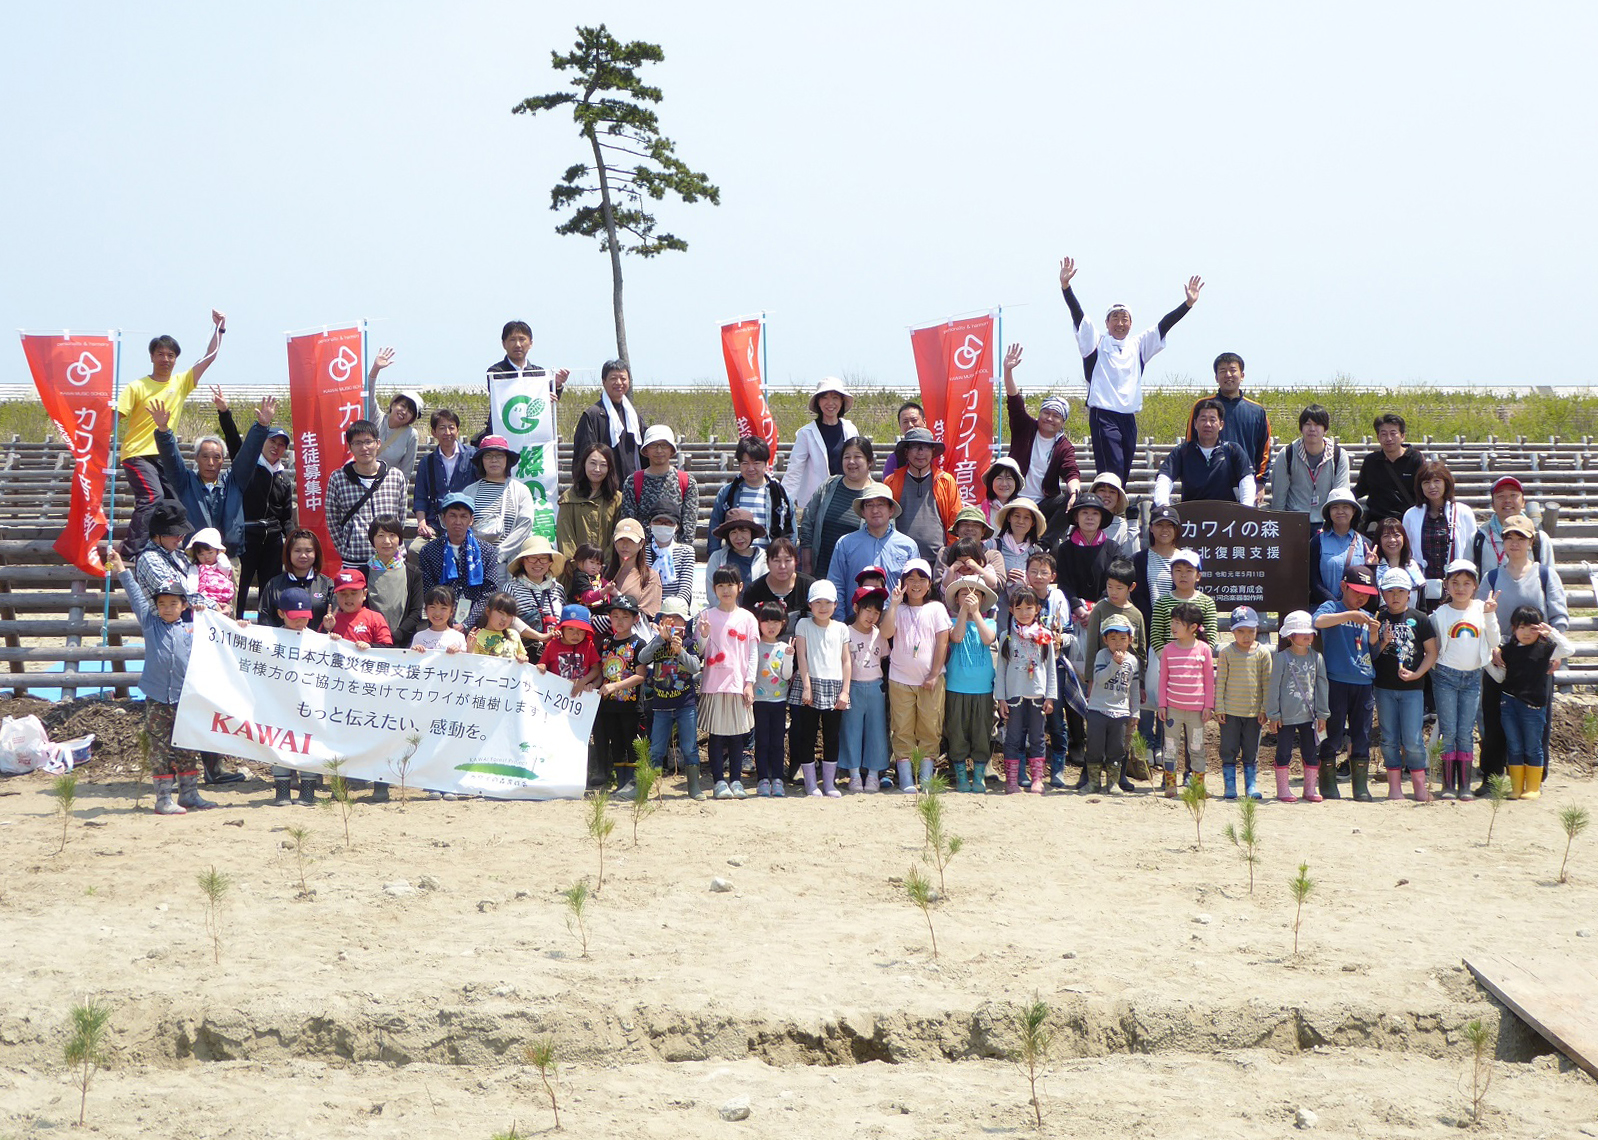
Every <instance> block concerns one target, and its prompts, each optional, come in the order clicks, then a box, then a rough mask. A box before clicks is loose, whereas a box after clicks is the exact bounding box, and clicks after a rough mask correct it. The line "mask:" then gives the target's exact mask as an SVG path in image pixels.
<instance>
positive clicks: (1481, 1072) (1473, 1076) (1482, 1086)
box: [1465, 1017, 1493, 1124]
mask: <svg viewBox="0 0 1598 1140" xmlns="http://www.w3.org/2000/svg"><path fill="white" fill-rule="evenodd" d="M1489 1038H1490V1035H1489V1034H1488V1032H1487V1027H1486V1026H1485V1025H1483V1024H1482V1020H1481V1018H1479V1017H1478V1018H1475V1019H1474V1020H1472V1021H1470V1022H1467V1023H1466V1025H1465V1040H1466V1041H1469V1042H1470V1122H1471V1123H1472V1124H1480V1123H1481V1113H1482V1105H1483V1104H1484V1103H1485V1102H1486V1100H1487V1090H1488V1089H1490V1088H1491V1087H1492V1084H1493V1058H1492V1054H1491V1053H1489V1052H1488V1046H1489V1045H1490V1044H1491V1041H1490V1039H1489Z"/></svg>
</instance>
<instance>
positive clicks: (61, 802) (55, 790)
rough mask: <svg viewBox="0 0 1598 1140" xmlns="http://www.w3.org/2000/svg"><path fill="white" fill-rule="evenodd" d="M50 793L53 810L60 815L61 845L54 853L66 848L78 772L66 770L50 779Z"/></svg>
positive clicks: (76, 789) (76, 795) (76, 792)
mask: <svg viewBox="0 0 1598 1140" xmlns="http://www.w3.org/2000/svg"><path fill="white" fill-rule="evenodd" d="M50 794H51V795H52V796H54V797H55V810H56V813H57V814H58V815H60V816H61V846H60V847H57V848H56V854H57V855H59V854H61V852H63V851H65V850H66V849H67V827H68V826H69V825H70V824H71V823H72V806H73V805H74V804H76V803H77V802H78V774H77V773H76V772H66V773H64V774H62V775H60V776H57V777H56V778H55V779H53V780H51V781H50Z"/></svg>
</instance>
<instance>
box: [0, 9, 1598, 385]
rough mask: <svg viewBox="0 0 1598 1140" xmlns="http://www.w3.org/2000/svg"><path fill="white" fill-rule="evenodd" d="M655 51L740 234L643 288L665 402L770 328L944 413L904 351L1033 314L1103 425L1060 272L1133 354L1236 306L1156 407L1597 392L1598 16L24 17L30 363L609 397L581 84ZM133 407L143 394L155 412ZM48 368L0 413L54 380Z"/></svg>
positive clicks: (424, 13) (466, 13)
mask: <svg viewBox="0 0 1598 1140" xmlns="http://www.w3.org/2000/svg"><path fill="white" fill-rule="evenodd" d="M600 19H603V20H605V21H607V22H608V23H609V25H610V28H611V30H612V31H613V32H614V33H616V34H617V35H618V36H620V37H621V38H623V39H635V38H636V39H648V40H653V41H656V42H659V43H661V44H662V45H663V46H664V48H665V50H666V53H667V60H666V62H665V63H664V64H663V65H660V66H659V67H656V68H654V69H653V73H652V75H651V78H652V79H653V80H654V81H656V82H657V83H658V84H659V85H660V86H662V87H663V88H664V89H665V93H666V99H665V102H664V104H663V105H662V107H661V109H660V110H661V115H662V118H663V122H664V125H665V129H666V132H667V134H668V135H669V136H670V137H671V138H673V139H675V140H676V142H677V144H678V150H679V153H680V154H681V156H682V157H683V158H684V159H685V160H686V161H687V162H689V163H690V164H691V165H692V166H694V167H695V168H696V169H699V170H703V171H706V172H708V173H709V174H710V175H711V176H712V178H713V179H714V181H715V182H716V183H717V184H719V186H720V187H721V190H722V195H723V199H722V200H723V204H722V205H721V206H720V207H719V208H713V207H709V206H706V205H700V206H695V207H684V206H680V205H672V204H669V203H668V204H666V205H665V206H663V207H662V210H661V217H662V222H661V224H662V227H663V228H669V229H672V230H675V231H676V232H678V233H679V234H681V235H683V236H684V237H686V238H687V239H688V240H689V242H690V244H691V248H690V249H689V251H688V252H687V253H685V254H671V255H667V256H665V257H661V258H658V259H655V260H653V261H640V260H631V261H629V262H628V263H627V265H626V271H627V302H628V325H629V335H630V342H631V345H630V347H631V353H632V359H633V363H634V370H635V373H636V374H637V376H638V378H639V381H640V383H641V384H649V383H651V382H683V381H690V380H694V379H712V380H716V381H718V382H719V381H720V380H721V379H722V377H723V372H722V366H721V360H720V355H719V348H718V343H717V338H716V331H715V325H716V323H717V322H718V321H720V320H722V319H724V318H729V317H733V316H738V315H741V314H746V313H750V312H753V311H757V310H760V309H765V310H768V311H769V312H770V313H771V314H772V317H771V322H772V323H771V332H770V335H771V355H770V366H771V376H772V379H773V381H774V382H779V383H794V384H801V385H806V386H808V385H809V384H810V383H811V382H812V381H813V380H814V379H816V378H817V377H819V376H822V375H825V374H829V373H830V374H838V375H843V376H846V377H849V378H852V379H859V380H861V381H863V382H875V383H880V384H897V385H903V386H905V387H909V386H910V385H912V384H913V382H914V381H913V370H912V361H911V356H910V346H909V339H908V336H907V334H906V331H905V329H906V326H908V325H911V324H918V323H926V322H930V321H933V320H937V319H939V318H941V317H944V316H947V315H951V314H953V313H956V312H963V311H968V310H972V309H980V308H986V307H988V306H991V305H996V304H1002V305H1004V306H1005V333H1006V338H1007V339H1008V340H1020V341H1022V342H1023V343H1024V344H1025V345H1026V348H1027V356H1026V364H1025V366H1024V369H1023V372H1022V379H1023V381H1024V382H1026V383H1027V384H1028V385H1029V386H1034V387H1044V386H1048V385H1051V384H1061V385H1063V386H1065V387H1067V388H1068V389H1069V390H1070V391H1072V392H1079V391H1080V376H1081V373H1080V367H1079V365H1078V363H1077V360H1076V358H1075V355H1074V346H1073V344H1072V342H1071V340H1070V338H1069V336H1068V327H1069V321H1068V317H1067V315H1066V312H1065V309H1064V306H1063V304H1062V303H1061V301H1060V297H1059V293H1058V290H1057V288H1056V287H1055V283H1054V280H1055V274H1056V266H1057V262H1058V259H1059V257H1060V255H1061V254H1063V253H1071V254H1072V255H1074V256H1075V257H1076V258H1077V259H1078V261H1079V263H1080V264H1081V267H1082V270H1081V275H1080V277H1079V278H1078V292H1079V294H1080V295H1081V296H1082V298H1083V300H1084V303H1085V304H1086V305H1087V307H1088V308H1089V310H1090V311H1091V312H1095V313H1102V312H1103V310H1104V309H1105V308H1106V307H1107V306H1108V304H1109V303H1110V302H1112V301H1125V302H1126V303H1128V304H1129V305H1130V306H1131V307H1132V310H1133V313H1134V315H1135V318H1136V320H1137V322H1138V324H1139V326H1140V327H1141V326H1143V325H1144V324H1145V322H1147V323H1152V322H1153V321H1154V320H1155V319H1157V317H1158V316H1159V315H1160V314H1161V313H1163V312H1165V311H1166V310H1167V309H1169V308H1171V307H1172V306H1174V305H1175V304H1177V303H1178V302H1179V300H1180V299H1181V284H1182V282H1183V281H1184V280H1185V279H1186V277H1187V276H1188V275H1189V274H1190V273H1199V274H1202V275H1203V276H1204V278H1205V280H1206V281H1207V288H1206V290H1205V292H1204V295H1203V298H1202V300H1201V301H1200V303H1199V305H1198V307H1197V309H1196V310H1195V311H1194V312H1193V313H1192V314H1191V315H1190V316H1189V317H1188V318H1187V320H1186V321H1184V322H1183V324H1182V325H1181V326H1179V328H1178V329H1177V331H1176V332H1175V333H1174V334H1173V335H1172V338H1171V347H1170V348H1169V349H1168V350H1167V351H1166V353H1165V354H1164V355H1163V356H1162V357H1161V358H1160V359H1159V361H1158V362H1157V364H1156V366H1155V367H1154V369H1153V371H1152V378H1153V379H1154V380H1155V381H1158V380H1159V379H1161V378H1163V377H1170V376H1178V377H1180V376H1190V377H1203V376H1207V375H1208V373H1209V362H1210V360H1211V359H1212V358H1213V357H1214V355H1215V354H1216V353H1218V352H1220V351H1223V350H1227V349H1230V350H1235V351H1238V352H1241V353H1242V354H1243V355H1244V356H1245V357H1246V358H1247V361H1248V378H1249V382H1250V383H1252V384H1254V385H1259V386H1263V385H1267V384H1285V383H1306V382H1307V383H1314V382H1317V381H1323V380H1328V379H1330V378H1332V377H1333V376H1335V375H1337V374H1339V373H1347V374H1350V375H1352V376H1354V377H1355V378H1357V379H1360V380H1371V381H1391V382H1394V383H1409V382H1416V381H1425V382H1437V383H1455V382H1457V383H1467V382H1468V383H1490V382H1494V381H1497V382H1501V383H1530V382H1543V383H1572V382H1580V383H1586V382H1591V381H1593V380H1594V364H1593V360H1594V355H1595V349H1598V321H1595V320H1594V319H1593V314H1594V308H1595V302H1598V295H1595V294H1598V290H1595V288H1594V264H1595V257H1594V254H1595V253H1598V249H1595V246H1598V242H1595V240H1594V239H1595V234H1598V224H1595V222H1594V215H1593V205H1592V195H1593V186H1594V183H1595V181H1598V178H1595V175H1598V169H1595V165H1598V163H1595V158H1594V154H1595V152H1594V148H1593V145H1592V140H1593V139H1594V138H1598V124H1595V122H1594V119H1595V108H1598V80H1595V79H1594V75H1595V72H1594V69H1593V67H1592V62H1591V58H1590V48H1591V45H1592V44H1593V43H1594V42H1595V41H1598V7H1595V6H1594V5H1591V4H1577V3H1569V4H1533V5H1529V6H1522V7H1520V8H1518V9H1515V10H1514V11H1513V12H1510V11H1509V10H1507V9H1504V8H1503V7H1501V6H1498V5H1487V4H1480V3H1452V4H1446V5H1445V4H1441V3H1429V4H1391V3H1383V4H1375V3H1351V4H1342V5H1337V6H1335V7H1334V8H1330V9H1325V8H1322V9H1315V10H1311V9H1310V8H1308V7H1306V6H1304V5H1284V4H1280V3H1253V4H1193V3H1182V4H1172V3H1141V4H1113V5H1104V4H1099V5H1086V4H1079V3H1078V4H1066V5H1059V4H1024V5H1022V4H1015V5H1008V4H993V5H981V4H960V5H956V4H941V3H937V4H935V3H923V4H916V5H910V4H894V5H887V4H875V5H862V4H857V3H856V4H839V3H831V2H823V3H818V4H811V5H804V6H802V7H801V8H798V9H792V10H778V9H774V8H771V7H762V6H759V5H751V4H736V5H732V4H726V5H722V4H714V5H713V4H695V5H676V4H672V5H664V4H658V3H652V4H644V3H611V4H593V3H586V4H570V3H539V4H532V3H526V2H521V3H464V2H463V3H458V4H437V3H420V2H392V0H391V2H385V3H381V4H378V3H347V2H341V3H337V4H323V3H314V4H313V3H273V4H251V5H241V4H214V3H212V4H198V3H195V4H187V3H145V4H137V5H131V4H125V3H114V4H113V3H65V4H29V5H21V6H18V7H16V8H15V9H14V10H12V11H10V12H8V16H7V29H6V30H7V34H6V36H5V38H4V41H3V43H0V122H3V125H4V132H3V137H4V138H5V139H6V140H7V151H8V154H9V156H10V160H11V161H10V163H9V164H8V165H9V169H8V175H7V177H6V178H5V180H4V184H3V186H0V207H3V210H4V217H5V220H6V231H7V232H6V246H7V253H8V257H7V272H6V273H5V274H4V275H3V279H0V321H3V322H4V323H5V324H6V325H7V326H8V327H11V328H18V327H26V328H30V329H44V328H61V327H65V326H70V327H74V328H82V329H89V328H106V327H111V326H122V327H124V328H127V329H131V330H139V332H138V333H137V334H135V335H134V336H133V337H132V339H133V341H134V342H135V343H134V344H133V351H132V352H131V353H130V355H129V358H128V359H129V361H130V363H131V365H132V366H134V367H139V368H141V370H142V365H143V363H144V360H143V351H142V341H143V340H146V339H148V336H149V335H151V334H153V333H155V332H171V333H173V334H174V335H176V336H177V337H178V338H179V340H181V341H182V342H183V345H184V348H185V350H186V357H187V358H190V359H192V357H193V356H194V355H197V353H198V352H199V351H200V350H202V349H203V347H204V338H205V335H206V331H207V330H206V317H207V313H208V311H209V309H210V307H211V306H212V305H216V306H218V307H220V308H222V309H224V310H225V311H227V313H228V314H229V318H230V325H231V332H230V334H229V336H228V340H227V344H226V351H225V354H224V356H223V357H222V359H221V361H220V362H219V363H218V365H217V367H216V369H215V371H214V372H213V373H212V376H213V377H215V378H216V379H219V380H223V381H225V382H236V383H268V382H275V381H279V380H281V379H283V377H284V374H285V354H284V349H283V341H282V333H283V332H284V331H285V330H288V329H297V328H303V327H306V326H310V325H320V324H323V323H328V322H342V321H346V320H349V319H352V318H358V317H366V318H369V319H372V320H373V321H374V322H377V323H374V325H373V331H372V340H373V343H374V346H375V345H377V344H392V345H394V346H395V347H396V348H397V350H398V352H399V362H398V363H397V364H396V365H395V367H394V368H392V369H391V370H390V371H389V373H388V374H387V375H386V376H385V380H386V381H392V382H393V383H395V384H401V383H403V384H416V385H418V386H426V385H428V384H430V383H435V382H438V381H440V380H444V379H454V380H464V379H469V378H471V377H474V376H478V375H480V374H481V370H482V368H483V367H484V366H486V365H487V364H489V363H490V362H492V361H493V360H495V359H497V358H498V355H499V346H498V331H499V327H500V325H501V323H502V322H503V321H504V320H505V319H507V318H508V317H511V316H519V317H524V318H525V319H527V320H528V321H530V322H531V323H532V325H533V328H534V333H535V337H536V340H537V344H536V346H535V349H534V358H535V359H537V360H539V361H540V362H543V363H547V364H550V365H555V366H567V367H572V368H577V369H582V368H593V367H595V366H597V365H598V364H599V363H600V361H602V360H604V359H605V358H606V357H608V356H610V355H613V351H614V338H613V331H612V326H611V315H610V281H609V271H608V263H607V260H606V258H605V257H604V256H603V255H601V254H600V252H599V251H598V246H597V243H593V242H590V241H587V240H584V239H579V238H570V237H558V236H556V235H555V234H554V232H553V227H554V225H555V224H556V221H557V220H558V218H557V215H555V214H553V213H551V212H550V210H549V209H548V203H549V198H548V193H549V187H550V186H551V185H552V184H553V183H554V182H555V181H556V179H557V178H558V177H559V175H560V173H561V171H562V170H563V169H564V168H565V167H566V166H567V165H568V164H569V163H572V162H576V161H580V160H581V159H582V157H583V154H584V152H583V149H582V147H581V145H580V141H579V139H578V138H577V137H576V135H575V133H574V131H573V130H572V127H571V125H570V120H569V118H567V117H565V116H564V115H561V116H560V117H549V116H541V117H539V118H536V119H529V118H527V117H525V116H512V115H511V114H510V113H509V112H510V107H511V106H512V104H514V103H515V102H517V101H518V100H519V99H521V98H523V97H525V96H527V95H532V94H537V93H542V92H546V91H551V90H555V89H556V88H557V87H559V86H560V85H561V84H562V83H563V82H564V79H562V78H558V77H557V76H556V74H555V73H554V72H553V71H552V70H551V69H550V68H549V66H548V59H549V53H550V50H551V49H552V48H554V49H560V50H562V51H564V50H567V49H568V47H569V45H570V43H571V41H572V40H573V38H574V36H573V27H574V25H576V24H577V23H579V22H589V23H592V22H597V21H598V20H600ZM134 374H137V373H134ZM25 378H26V367H25V364H24V362H23V359H22V354H21V351H20V349H13V350H11V355H10V358H9V364H8V366H7V367H6V368H4V369H0V380H4V381H10V382H22V381H25Z"/></svg>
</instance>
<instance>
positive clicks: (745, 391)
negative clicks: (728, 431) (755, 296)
mask: <svg viewBox="0 0 1598 1140" xmlns="http://www.w3.org/2000/svg"><path fill="white" fill-rule="evenodd" d="M765 331H766V330H765V322H764V321H759V320H753V321H735V322H733V323H732V324H730V325H722V326H721V355H722V358H723V359H724V360H725V361H726V362H727V383H728V384H730V385H732V410H733V415H735V416H736V417H737V419H738V438H739V439H743V438H744V437H745V436H751V435H755V436H759V437H760V438H761V439H763V440H765V441H766V446H767V447H769V448H771V453H772V455H773V456H775V455H776V454H777V421H776V420H774V419H772V418H771V409H770V408H768V407H767V406H766V395H765V392H764V391H763V390H762V385H763V383H764V380H765V377H764V376H763V375H762V374H761V368H760V338H761V337H762V336H763V335H764V334H765Z"/></svg>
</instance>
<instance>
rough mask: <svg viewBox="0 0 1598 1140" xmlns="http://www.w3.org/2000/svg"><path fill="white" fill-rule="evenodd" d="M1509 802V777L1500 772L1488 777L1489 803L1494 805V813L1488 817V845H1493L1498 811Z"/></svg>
mask: <svg viewBox="0 0 1598 1140" xmlns="http://www.w3.org/2000/svg"><path fill="white" fill-rule="evenodd" d="M1508 800H1509V777H1508V776H1506V775H1504V774H1503V773H1502V772H1499V773H1498V774H1497V775H1496V776H1488V777H1487V802H1488V803H1490V804H1491V805H1492V809H1493V813H1492V815H1490V816H1488V817H1487V843H1486V846H1488V847H1491V846H1492V845H1493V826H1494V825H1495V824H1496V823H1497V822H1498V809H1499V808H1501V807H1503V806H1504V804H1505V803H1506V802H1508Z"/></svg>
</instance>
